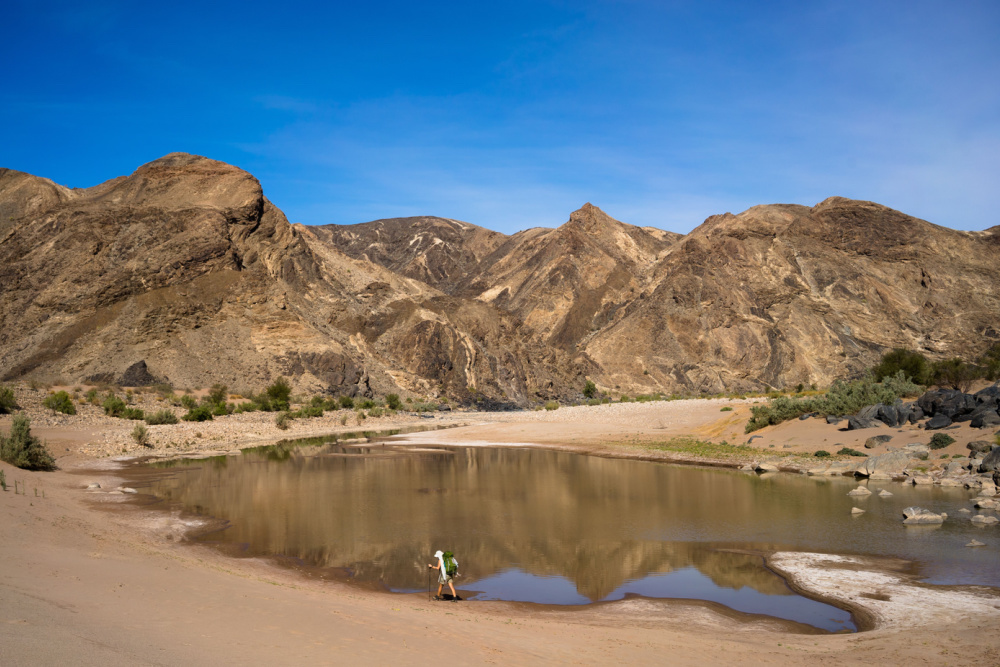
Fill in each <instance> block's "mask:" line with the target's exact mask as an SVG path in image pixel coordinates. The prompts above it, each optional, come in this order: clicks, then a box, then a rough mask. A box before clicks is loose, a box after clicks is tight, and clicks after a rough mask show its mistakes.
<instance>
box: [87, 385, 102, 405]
mask: <svg viewBox="0 0 1000 667" xmlns="http://www.w3.org/2000/svg"><path fill="white" fill-rule="evenodd" d="M97 393H98V392H97V390H96V389H93V388H91V389H88V390H87V393H86V394H84V395H83V398H84V399H85V400H86V401H87V402H88V403H90V404H91V405H100V404H101V399H100V398H99V397H98V395H97Z"/></svg>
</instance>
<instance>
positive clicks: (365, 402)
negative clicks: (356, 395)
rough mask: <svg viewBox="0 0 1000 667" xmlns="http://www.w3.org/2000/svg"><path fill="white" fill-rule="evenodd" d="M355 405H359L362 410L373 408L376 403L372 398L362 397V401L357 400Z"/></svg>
mask: <svg viewBox="0 0 1000 667" xmlns="http://www.w3.org/2000/svg"><path fill="white" fill-rule="evenodd" d="M355 405H357V406H358V407H359V408H361V409H362V410H371V409H372V408H374V407H375V405H376V403H375V401H373V400H372V399H370V398H362V399H361V400H360V401H356V402H355Z"/></svg>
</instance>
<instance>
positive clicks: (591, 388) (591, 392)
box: [583, 380, 597, 398]
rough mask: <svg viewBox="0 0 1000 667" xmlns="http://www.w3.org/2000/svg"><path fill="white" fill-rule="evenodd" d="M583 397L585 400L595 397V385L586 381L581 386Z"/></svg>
mask: <svg viewBox="0 0 1000 667" xmlns="http://www.w3.org/2000/svg"><path fill="white" fill-rule="evenodd" d="M583 395H584V396H586V397H587V398H593V397H594V396H597V385H596V384H594V383H593V382H591V381H590V380H587V383H586V384H584V385H583Z"/></svg>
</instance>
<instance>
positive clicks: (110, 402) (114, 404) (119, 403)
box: [101, 393, 128, 417]
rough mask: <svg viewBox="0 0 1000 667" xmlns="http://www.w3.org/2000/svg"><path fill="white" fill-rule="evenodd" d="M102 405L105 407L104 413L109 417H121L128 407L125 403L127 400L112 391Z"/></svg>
mask: <svg viewBox="0 0 1000 667" xmlns="http://www.w3.org/2000/svg"><path fill="white" fill-rule="evenodd" d="M101 406H102V407H103V408H104V414H106V415H107V416H109V417H121V416H122V414H123V413H124V412H125V410H126V408H127V407H128V406H127V405H125V401H123V400H122V399H120V398H118V397H117V396H115V395H114V394H110V393H109V394H108V397H107V398H105V399H104V403H102V404H101Z"/></svg>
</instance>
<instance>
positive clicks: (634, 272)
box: [0, 153, 1000, 405]
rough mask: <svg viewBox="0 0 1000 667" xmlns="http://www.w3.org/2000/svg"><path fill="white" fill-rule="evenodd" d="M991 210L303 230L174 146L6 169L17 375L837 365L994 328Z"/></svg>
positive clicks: (614, 384)
mask: <svg viewBox="0 0 1000 667" xmlns="http://www.w3.org/2000/svg"><path fill="white" fill-rule="evenodd" d="M997 266H1000V228H998V227H994V228H992V229H990V230H988V231H986V232H978V233H973V232H959V231H954V230H949V229H945V228H942V227H938V226H936V225H932V224H930V223H928V222H925V221H922V220H918V219H915V218H912V217H909V216H906V215H904V214H902V213H900V212H898V211H893V210H891V209H888V208H886V207H883V206H879V205H877V204H873V203H870V202H858V201H851V200H846V199H839V198H833V199H828V200H826V201H824V202H822V203H820V204H818V205H817V206H815V207H811V208H810V207H804V206H791V205H772V206H759V207H755V208H752V209H750V210H748V211H745V212H744V213H741V214H739V215H731V214H725V215H721V216H714V217H712V218H709V219H708V220H706V221H705V223H704V224H702V225H701V226H700V227H698V228H696V229H695V230H694V231H692V232H691V233H690V234H687V235H686V236H680V235H676V234H670V233H668V232H663V231H661V230H657V229H653V228H640V227H635V226H632V225H628V224H626V223H622V222H619V221H617V220H614V219H613V218H611V217H609V216H608V215H606V214H605V213H604V212H602V211H601V210H600V209H598V208H596V207H594V206H591V205H590V204H587V205H585V206H584V207H583V208H581V209H580V210H578V211H575V212H574V213H572V214H571V215H570V217H569V220H568V221H567V222H566V223H565V224H563V225H561V226H560V227H558V228H555V229H542V228H538V229H529V230H526V231H523V232H519V233H517V234H514V235H512V236H506V235H503V234H499V233H496V232H492V231H489V230H486V229H483V228H481V227H476V226H475V225H471V224H469V223H465V222H459V221H456V220H448V219H444V218H434V217H421V218H397V219H391V220H378V221H374V222H369V223H363V224H359V225H346V226H338V225H326V226H318V227H306V226H303V225H291V224H289V223H288V221H287V220H286V219H285V216H284V215H283V214H282V213H281V211H280V210H278V209H277V208H276V207H274V206H273V205H272V204H271V203H270V202H269V201H268V200H267V198H266V197H265V196H264V194H263V192H262V189H261V186H260V183H259V182H257V180H256V179H254V178H253V176H251V175H250V174H248V173H246V172H244V171H242V170H240V169H238V168H236V167H233V166H230V165H227V164H224V163H221V162H217V161H214V160H209V159H207V158H202V157H197V156H191V155H186V154H177V153H175V154H171V155H168V156H166V157H164V158H161V159H159V160H156V161H154V162H151V163H149V164H147V165H144V166H142V167H140V168H139V169H138V170H136V172H135V173H133V174H132V175H130V176H127V177H120V178H117V179H113V180H111V181H108V182H106V183H103V184H101V185H98V186H95V187H93V188H87V189H69V188H65V187H62V186H59V185H56V184H54V183H52V182H51V181H48V180H46V179H43V178H39V177H35V176H31V175H28V174H23V173H20V172H16V171H11V170H6V169H0V287H2V289H0V378H2V379H11V378H19V377H39V378H43V379H51V378H55V377H61V378H63V379H65V380H66V381H71V382H80V381H84V380H87V379H104V380H107V379H120V377H121V375H122V373H124V372H125V370H126V369H127V368H128V367H130V366H131V365H133V364H135V363H137V362H140V361H145V362H146V366H147V368H148V371H149V373H151V374H152V375H153V376H155V377H157V378H161V379H167V380H169V381H171V382H173V383H174V384H177V385H179V386H205V385H208V384H211V383H213V382H225V383H227V384H229V385H230V386H231V387H234V388H239V389H248V390H249V389H253V388H257V387H260V386H261V385H263V384H264V383H266V382H268V381H270V380H271V379H272V378H274V377H276V376H278V375H285V376H288V377H291V378H293V380H294V382H295V384H296V385H297V386H298V387H299V388H300V389H301V390H303V391H324V390H325V391H330V392H333V393H350V394H355V393H362V394H371V393H386V392H389V391H399V392H401V393H404V394H408V393H413V394H418V395H438V394H441V393H445V394H448V395H451V396H453V397H455V398H459V399H462V400H470V399H472V398H474V397H475V398H479V399H482V398H483V397H486V398H489V399H492V400H495V401H501V402H508V403H514V404H520V405H524V404H527V403H529V402H531V401H533V400H537V399H542V398H558V397H563V396H571V395H575V394H577V393H578V392H579V391H580V389H581V388H582V386H583V383H584V381H585V379H587V378H590V379H593V380H594V381H595V382H597V384H598V386H600V387H602V388H605V389H608V390H616V389H617V390H620V391H622V392H627V393H635V392H648V391H665V392H673V391H721V390H723V389H740V390H744V389H757V388H764V387H767V386H779V387H780V386H785V385H794V384H796V383H799V382H803V383H806V384H809V383H816V384H820V385H823V384H828V383H829V382H830V381H832V380H833V379H834V378H836V377H842V376H844V375H851V374H855V373H857V372H859V370H860V369H862V368H864V367H866V366H868V365H870V364H871V363H872V362H873V361H874V360H876V359H877V358H878V356H879V355H880V354H881V353H882V352H883V351H884V350H885V349H888V348H890V347H894V346H907V347H911V348H915V349H921V350H924V351H925V352H926V353H928V354H929V355H930V356H932V357H942V356H947V355H954V354H958V353H962V354H966V355H968V354H969V353H970V352H972V353H974V352H976V351H979V350H982V349H985V347H987V346H988V345H990V344H991V343H993V342H995V341H997V340H1000V277H998V273H997V270H996V267H997Z"/></svg>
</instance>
